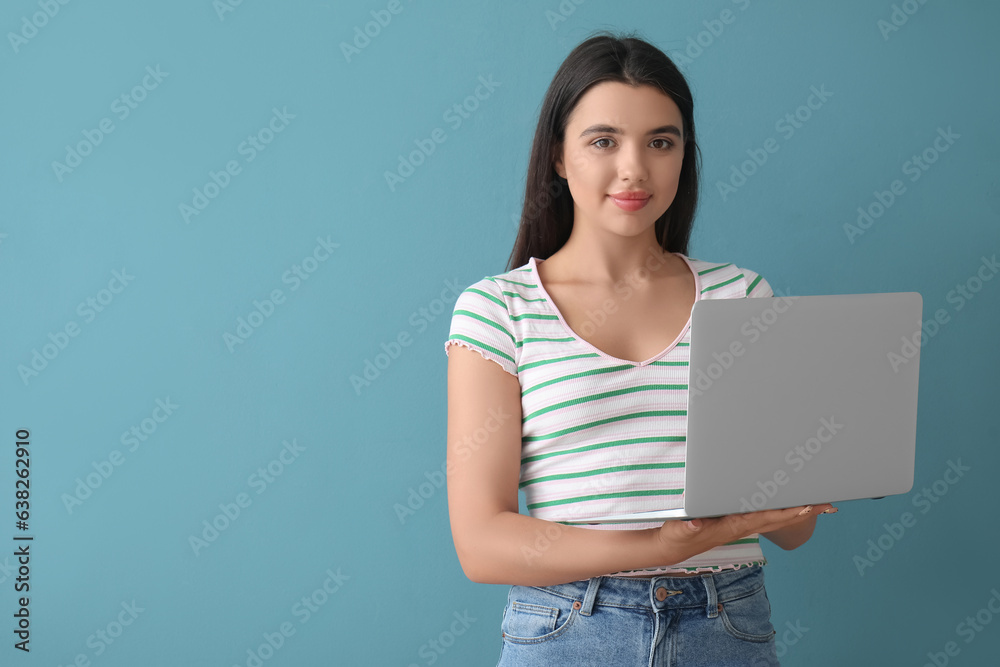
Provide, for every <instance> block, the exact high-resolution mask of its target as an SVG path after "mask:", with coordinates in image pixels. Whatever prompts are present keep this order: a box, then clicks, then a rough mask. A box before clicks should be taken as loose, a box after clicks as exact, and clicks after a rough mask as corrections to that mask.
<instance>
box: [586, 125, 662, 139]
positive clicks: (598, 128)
mask: <svg viewBox="0 0 1000 667" xmlns="http://www.w3.org/2000/svg"><path fill="white" fill-rule="evenodd" d="M588 134H625V133H624V132H623V131H622V130H621V129H619V128H617V127H613V126H611V125H591V126H590V127H588V128H587V129H586V130H584V131H583V132H581V133H580V137H581V138H582V137H585V136H587V135H588ZM651 134H674V135H677V138H678V139H680V138H681V131H680V130H678V129H677V126H676V125H663V126H661V127H656V128H653V129H652V130H650V131H649V132H647V133H646V135H647V136H648V135H651Z"/></svg>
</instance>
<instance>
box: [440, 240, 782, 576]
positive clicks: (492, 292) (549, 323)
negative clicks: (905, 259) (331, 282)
mask: <svg viewBox="0 0 1000 667" xmlns="http://www.w3.org/2000/svg"><path fill="white" fill-rule="evenodd" d="M674 254H676V255H677V256H679V257H681V258H682V259H683V260H684V261H685V262H686V263H687V265H688V268H689V269H690V270H691V272H692V273H693V274H694V277H695V286H696V289H695V293H696V295H697V296H696V298H697V299H740V298H745V297H769V296H773V292H772V291H771V287H770V285H768V283H767V281H765V280H764V279H763V278H762V277H761V276H759V275H758V274H756V273H754V272H753V271H750V270H748V269H741V268H739V267H736V266H734V265H733V264H717V263H712V262H704V261H701V260H698V259H692V258H689V257H686V256H685V255H683V254H681V253H674ZM537 264H538V260H536V258H534V257H532V258H531V259H529V261H528V263H527V264H525V265H524V266H521V267H520V268H517V269H513V270H511V271H508V272H507V273H503V274H500V275H495V276H490V277H485V278H483V279H482V280H480V281H478V282H476V283H474V284H473V285H471V286H469V287H468V288H466V289H465V290H464V291H463V292H462V293H461V294H460V295H459V296H458V299H457V300H456V302H455V308H454V312H453V314H452V320H451V330H450V332H449V334H448V339H447V340H446V341H445V354H447V352H448V349H449V346H450V345H452V344H460V345H464V346H466V347H469V348H471V349H474V350H476V351H477V352H479V353H480V354H481V355H482V356H483V357H485V358H486V359H489V360H492V361H494V362H496V363H497V364H499V365H500V366H501V367H502V368H503V369H504V370H505V371H507V372H508V373H510V374H511V375H514V376H516V377H517V378H518V381H519V382H520V384H521V414H522V426H521V475H520V484H519V486H520V488H521V489H523V491H524V494H525V498H526V501H527V507H528V511H529V512H530V513H531V516H533V517H536V518H539V519H546V520H548V521H556V522H559V521H566V520H568V519H571V518H575V517H582V516H607V515H611V514H622V513H626V512H642V511H650V510H664V509H674V508H679V507H682V506H683V504H684V461H685V451H686V447H687V442H686V435H687V392H688V362H689V359H690V356H689V346H690V344H691V343H690V341H691V337H690V329H691V321H690V319H689V320H688V322H687V324H686V325H685V327H684V329H683V331H681V333H680V334H679V335H678V337H677V339H676V340H675V341H674V342H673V343H671V345H670V347H668V348H667V349H666V350H664V351H663V352H661V353H660V354H659V355H657V356H656V357H653V358H652V359H649V360H646V361H643V362H632V361H626V360H622V359H618V358H615V357H612V356H610V355H608V354H605V353H604V352H602V351H600V350H598V349H597V348H596V347H594V346H592V345H590V344H589V343H588V342H587V341H585V340H583V339H582V338H580V337H579V336H578V335H576V334H575V333H574V332H573V331H572V330H571V329H570V328H569V326H568V325H567V324H566V322H565V320H564V319H563V317H562V314H561V313H560V312H559V311H558V310H557V309H556V307H555V306H554V304H553V301H552V300H551V299H550V298H549V296H548V293H547V292H546V291H545V288H544V287H543V286H542V285H541V282H540V281H539V280H538V271H537ZM660 523H662V522H652V523H617V524H615V523H606V524H590V525H586V526H584V527H586V528H590V529H593V530H637V529H644V528H655V527H658V526H659V525H660ZM754 563H759V564H764V563H766V560H765V558H764V555H763V553H762V552H761V549H760V543H759V536H758V535H757V534H753V535H750V536H748V537H746V538H744V539H741V540H737V541H735V542H731V543H729V544H725V545H722V546H719V547H715V548H714V549H710V550H708V551H705V552H703V553H701V554H698V555H697V556H694V557H692V558H689V559H688V560H686V561H684V562H682V563H677V564H675V565H673V566H664V567H658V568H650V569H646V570H627V571H624V572H615V573H609V574H613V575H616V576H641V575H647V576H648V575H650V574H654V573H655V574H659V573H663V574H670V573H674V574H676V573H687V572H713V571H718V570H723V569H736V568H740V567H746V566H749V565H751V564H754Z"/></svg>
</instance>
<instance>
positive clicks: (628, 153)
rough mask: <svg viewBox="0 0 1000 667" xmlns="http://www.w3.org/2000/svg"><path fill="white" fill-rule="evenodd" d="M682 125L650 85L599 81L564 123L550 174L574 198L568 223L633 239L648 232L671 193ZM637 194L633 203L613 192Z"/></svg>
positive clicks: (678, 114) (674, 108) (681, 150)
mask: <svg viewBox="0 0 1000 667" xmlns="http://www.w3.org/2000/svg"><path fill="white" fill-rule="evenodd" d="M683 129H684V124H683V120H682V117H681V112H680V109H678V108H677V105H676V104H675V103H674V101H673V100H672V99H670V98H669V97H668V96H667V95H664V94H663V93H662V92H660V91H659V90H658V89H656V88H653V87H651V86H639V87H637V88H633V87H632V86H629V85H627V84H624V83H618V82H616V81H604V82H601V83H599V84H597V85H595V86H593V87H592V88H590V89H589V90H588V91H587V92H586V93H584V95H583V96H582V97H581V98H580V100H579V102H578V103H577V105H576V108H574V109H573V111H572V113H571V114H570V117H569V121H568V123H567V126H566V133H565V140H564V142H563V150H562V155H561V157H560V158H559V159H557V160H556V162H555V169H556V173H558V174H559V175H560V176H562V177H563V178H565V179H566V180H567V182H568V184H569V190H570V194H571V195H572V196H573V213H574V215H573V224H574V226H577V225H581V224H582V225H586V226H587V227H588V228H604V229H607V230H608V231H613V232H615V233H618V234H623V235H627V236H633V235H636V234H639V233H641V232H644V231H646V230H648V229H649V228H650V227H652V226H653V225H654V224H655V223H656V220H657V219H658V218H659V217H660V216H661V215H663V213H664V211H666V210H667V208H669V207H670V204H671V203H672V202H673V200H674V195H676V194H677V183H678V180H679V178H680V173H681V164H682V162H683V160H684V142H683V136H682V134H683ZM636 190H638V191H641V192H639V193H638V194H640V195H642V196H648V199H646V201H645V205H644V206H641V208H638V205H641V203H642V202H641V201H639V202H633V204H632V205H629V204H628V203H625V202H622V201H621V200H617V201H616V198H615V197H613V196H612V195H615V194H619V193H622V192H626V191H636Z"/></svg>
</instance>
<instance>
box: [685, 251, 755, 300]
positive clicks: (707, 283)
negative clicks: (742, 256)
mask: <svg viewBox="0 0 1000 667" xmlns="http://www.w3.org/2000/svg"><path fill="white" fill-rule="evenodd" d="M685 258H686V259H687V260H688V262H690V264H691V268H692V269H693V270H694V272H695V275H697V276H698V282H699V287H700V291H701V298H703V299H706V298H708V299H734V298H742V297H751V296H753V297H758V296H773V293H772V292H771V287H770V285H768V283H767V281H766V280H765V279H764V278H763V276H761V275H760V274H759V273H758V272H756V271H754V270H753V269H750V268H747V267H744V266H740V265H739V264H737V263H735V262H723V261H710V260H704V259H699V258H694V257H688V256H687V255H685Z"/></svg>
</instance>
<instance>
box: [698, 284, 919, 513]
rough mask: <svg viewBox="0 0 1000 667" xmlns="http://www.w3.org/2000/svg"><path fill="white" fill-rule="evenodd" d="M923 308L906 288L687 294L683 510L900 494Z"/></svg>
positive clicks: (909, 473)
mask: <svg viewBox="0 0 1000 667" xmlns="http://www.w3.org/2000/svg"><path fill="white" fill-rule="evenodd" d="M922 306H923V299H922V298H921V296H920V294H918V293H916V292H894V293H880V294H844V295H828V296H799V297H769V298H748V299H716V300H712V299H709V300H704V301H697V302H696V303H695V305H694V308H693V311H692V321H691V348H690V349H691V363H690V373H691V375H690V379H689V389H688V449H687V453H686V464H685V505H684V507H685V511H686V513H687V514H688V515H689V516H695V517H696V516H718V515H723V514H731V513H734V512H748V511H755V510H762V509H777V508H783V507H794V506H797V505H807V504H819V503H824V502H838V501H845V500H855V499H861V498H873V497H882V496H888V495H893V494H900V493H906V492H907V491H909V490H910V489H911V488H912V486H913V473H914V458H915V450H916V427H917V380H918V371H919V365H920V329H921V325H922V319H921V317H922Z"/></svg>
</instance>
